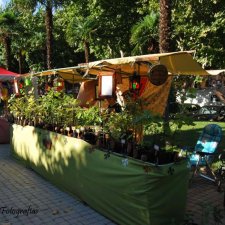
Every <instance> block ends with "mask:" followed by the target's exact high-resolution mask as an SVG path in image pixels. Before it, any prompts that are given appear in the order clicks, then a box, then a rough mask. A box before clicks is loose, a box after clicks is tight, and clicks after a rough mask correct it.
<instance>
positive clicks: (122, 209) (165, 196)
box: [11, 125, 188, 225]
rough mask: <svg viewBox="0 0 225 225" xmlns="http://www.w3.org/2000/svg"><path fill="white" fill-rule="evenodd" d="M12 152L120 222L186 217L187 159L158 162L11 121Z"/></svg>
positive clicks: (152, 224)
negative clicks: (174, 161) (151, 162)
mask: <svg viewBox="0 0 225 225" xmlns="http://www.w3.org/2000/svg"><path fill="white" fill-rule="evenodd" d="M11 145H12V154H13V156H14V157H15V158H17V159H19V160H20V161H22V162H23V163H25V164H26V165H28V166H30V167H31V168H32V169H33V170H35V171H36V172H37V173H39V174H40V175H41V176H43V177H44V178H46V179H47V180H49V181H50V182H52V183H53V184H55V185H56V186H58V187H59V188H61V189H63V190H64V191H67V192H69V193H71V194H73V195H74V196H77V197H79V198H80V199H81V200H83V201H85V202H86V203H87V204H88V205H90V206H91V207H92V208H94V209H95V210H96V211H98V212H100V213H101V214H103V215H105V216H106V217H108V218H110V219H111V220H112V221H115V222H116V223H118V224H121V225H132V224H133V225H139V224H140V225H148V224H149V225H170V224H171V225H172V224H173V225H174V224H177V225H178V224H180V223H181V222H182V221H183V218H184V214H185V206H186V195H187V186H188V168H187V162H186V161H181V162H179V163H176V164H168V165H163V166H155V165H152V164H149V163H144V162H142V161H140V160H135V159H133V158H129V157H128V158H126V157H124V156H122V155H120V154H113V153H111V154H110V155H109V157H108V155H107V154H106V152H104V151H101V150H99V149H96V148H94V147H93V146H91V145H90V144H88V143H87V142H85V141H83V140H81V139H76V138H72V137H67V136H64V135H61V134H57V133H54V132H49V131H46V130H42V129H38V128H34V127H31V126H25V127H22V126H20V125H12V126H11Z"/></svg>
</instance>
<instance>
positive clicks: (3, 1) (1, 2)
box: [0, 0, 9, 8]
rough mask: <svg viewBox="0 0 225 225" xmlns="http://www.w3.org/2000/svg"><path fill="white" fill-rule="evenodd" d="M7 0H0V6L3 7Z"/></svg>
mask: <svg viewBox="0 0 225 225" xmlns="http://www.w3.org/2000/svg"><path fill="white" fill-rule="evenodd" d="M8 1H9V0H0V6H2V7H3V8H4V6H5V4H6V3H7V2H8Z"/></svg>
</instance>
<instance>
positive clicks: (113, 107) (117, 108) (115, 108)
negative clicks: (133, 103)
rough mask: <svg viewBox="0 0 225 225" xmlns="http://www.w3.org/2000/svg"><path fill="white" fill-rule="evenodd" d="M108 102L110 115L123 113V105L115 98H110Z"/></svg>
mask: <svg viewBox="0 0 225 225" xmlns="http://www.w3.org/2000/svg"><path fill="white" fill-rule="evenodd" d="M107 102H108V108H107V112H108V113H111V112H116V113H120V112H121V110H122V109H121V105H120V104H119V103H118V102H117V101H116V98H115V97H112V98H108V99H107Z"/></svg>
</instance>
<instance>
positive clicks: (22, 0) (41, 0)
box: [14, 0, 68, 69]
mask: <svg viewBox="0 0 225 225" xmlns="http://www.w3.org/2000/svg"><path fill="white" fill-rule="evenodd" d="M66 1H68V0H14V3H15V4H16V5H17V6H19V7H21V8H23V9H33V11H35V10H36V9H37V7H39V6H40V5H41V6H44V7H45V28H46V50H47V58H46V61H47V68H48V69H52V67H53V66H52V58H53V13H52V10H53V8H54V7H58V6H61V5H63V3H65V2H66Z"/></svg>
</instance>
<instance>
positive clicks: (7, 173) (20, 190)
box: [0, 145, 114, 225]
mask: <svg viewBox="0 0 225 225" xmlns="http://www.w3.org/2000/svg"><path fill="white" fill-rule="evenodd" d="M9 149H10V147H9V145H0V225H25V224H26V225H31V224H32V225H62V224H63V225H69V224H71V225H114V223H113V222H111V221H110V220H108V219H107V218H105V217H104V216H102V215H100V214H98V213H97V212H96V211H94V210H93V209H91V208H90V207H88V206H87V205H85V204H83V203H82V202H80V201H79V200H77V199H75V198H74V197H71V196H70V195H69V194H67V193H64V192H62V191H60V190H59V189H58V188H56V187H55V186H53V185H52V184H51V183H49V182H48V181H46V180H44V179H43V178H41V177H40V176H39V175H37V174H36V173H35V172H34V171H32V170H29V169H27V168H25V167H24V166H22V165H20V164H19V163H17V162H16V161H14V160H13V159H12V158H11V157H10V155H9ZM19 210H20V211H19ZM22 210H23V212H22ZM17 213H19V214H18V216H17ZM23 213H24V214H23Z"/></svg>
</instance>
